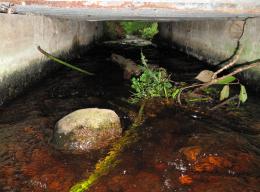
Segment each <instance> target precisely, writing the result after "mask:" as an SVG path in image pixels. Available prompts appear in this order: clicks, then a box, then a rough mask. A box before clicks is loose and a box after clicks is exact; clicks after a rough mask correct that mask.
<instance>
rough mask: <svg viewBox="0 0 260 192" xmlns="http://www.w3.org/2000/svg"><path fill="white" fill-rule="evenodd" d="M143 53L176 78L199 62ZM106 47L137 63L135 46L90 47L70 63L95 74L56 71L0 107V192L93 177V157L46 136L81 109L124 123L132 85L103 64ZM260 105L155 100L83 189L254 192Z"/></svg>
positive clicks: (259, 173)
mask: <svg viewBox="0 0 260 192" xmlns="http://www.w3.org/2000/svg"><path fill="white" fill-rule="evenodd" d="M143 51H144V54H145V55H146V56H147V58H148V59H149V61H150V62H151V63H154V64H159V65H163V66H166V67H167V68H168V69H169V70H172V72H173V79H174V80H176V81H179V80H182V81H186V82H190V81H191V79H192V78H193V77H194V76H195V75H196V73H197V72H199V71H200V70H202V69H204V68H205V65H204V64H202V63H200V62H199V61H197V60H195V59H193V58H191V57H188V56H186V55H183V54H180V53H178V52H176V51H174V50H171V51H167V50H163V51H161V50H160V49H156V48H154V47H152V46H147V47H144V48H143ZM112 52H114V53H118V54H122V55H124V56H125V57H129V58H132V59H134V60H138V59H139V55H140V48H138V47H134V46H118V45H117V46H107V45H106V46H105V45H100V46H97V47H96V48H93V49H92V50H90V51H89V52H88V53H87V54H86V55H84V57H81V58H79V59H76V60H74V61H73V63H77V64H78V65H80V66H83V67H84V68H86V69H88V70H91V71H93V72H95V73H96V76H94V77H90V76H84V75H81V74H79V73H77V72H74V71H71V70H68V69H62V70H60V71H59V72H57V73H55V74H52V75H50V76H49V77H48V78H46V79H45V80H43V81H42V82H40V83H39V84H38V86H37V87H34V88H31V89H30V90H28V91H27V93H26V94H24V95H22V96H20V97H18V98H17V99H16V100H14V101H12V102H11V103H9V104H7V105H5V106H2V107H1V108H0V191H3V192H20V191H21V192H27V191H28V192H31V191H33V192H66V191H69V189H70V187H71V186H72V185H74V184H75V183H77V182H79V181H81V180H83V179H86V178H87V177H88V176H89V175H90V174H91V171H93V169H94V167H95V163H96V162H97V161H98V158H100V155H98V154H96V155H91V156H89V155H65V154H62V153H61V152H59V151H56V150H54V149H53V148H52V146H51V145H49V140H50V138H51V135H52V131H53V128H54V126H55V123H56V122H57V120H59V119H60V118H62V117H63V116H64V115H66V114H68V113H70V112H72V111H74V110H76V109H80V108H87V107H100V108H111V109H113V110H115V111H116V112H117V113H118V114H119V116H120V118H121V120H122V124H123V126H124V129H127V126H129V124H130V122H131V117H130V115H129V114H130V112H131V111H132V112H133V111H135V110H136V107H133V106H131V105H129V104H127V103H126V102H125V100H126V99H127V98H129V96H130V92H129V91H130V85H129V82H128V81H124V80H123V73H122V70H121V69H120V68H119V67H118V66H116V65H114V64H113V63H111V61H109V59H108V58H109V56H110V54H111V53H112ZM259 106H260V100H259V99H257V98H256V97H254V96H251V95H250V99H249V102H247V103H246V104H245V105H243V106H242V107H241V108H240V109H238V110H225V109H221V110H218V111H215V112H210V113H208V112H200V111H196V110H188V109H184V108H182V107H178V106H176V105H169V104H168V105H164V104H163V103H162V102H161V101H153V103H152V104H150V105H148V106H147V107H146V109H145V111H146V112H145V114H146V116H147V118H146V120H145V122H144V124H143V125H142V126H141V127H140V128H139V135H140V138H141V139H140V140H139V141H138V142H137V143H134V144H133V145H132V146H130V147H129V148H128V149H127V150H125V151H124V152H123V153H122V154H121V156H120V157H119V159H120V163H119V164H118V166H117V167H116V168H115V169H113V170H111V172H110V173H109V174H108V175H106V176H103V177H102V178H101V179H100V180H99V181H98V182H97V183H96V184H95V185H94V186H93V187H92V188H91V189H90V190H89V191H93V192H160V191H162V192H164V191H166V192H168V191H169V192H172V191H176V192H188V191H190V192H233V191H235V192H238V191H242V192H260V108H259ZM122 109H126V110H122ZM127 110H128V111H127ZM101 156H102V155H101Z"/></svg>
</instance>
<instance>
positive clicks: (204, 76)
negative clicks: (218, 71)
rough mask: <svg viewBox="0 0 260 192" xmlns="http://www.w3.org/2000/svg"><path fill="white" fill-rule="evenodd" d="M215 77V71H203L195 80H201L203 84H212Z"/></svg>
mask: <svg viewBox="0 0 260 192" xmlns="http://www.w3.org/2000/svg"><path fill="white" fill-rule="evenodd" d="M213 75H214V72H213V71H210V70H203V71H201V72H200V73H199V74H198V75H197V76H196V77H195V79H197V80H199V81H201V82H203V83H207V82H210V81H211V80H212V76H213Z"/></svg>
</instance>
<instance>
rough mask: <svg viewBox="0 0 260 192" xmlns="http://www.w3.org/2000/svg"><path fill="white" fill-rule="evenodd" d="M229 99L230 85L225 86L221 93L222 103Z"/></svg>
mask: <svg viewBox="0 0 260 192" xmlns="http://www.w3.org/2000/svg"><path fill="white" fill-rule="evenodd" d="M228 97H229V85H225V86H224V87H223V89H222V91H221V92H220V101H223V100H224V99H227V98H228Z"/></svg>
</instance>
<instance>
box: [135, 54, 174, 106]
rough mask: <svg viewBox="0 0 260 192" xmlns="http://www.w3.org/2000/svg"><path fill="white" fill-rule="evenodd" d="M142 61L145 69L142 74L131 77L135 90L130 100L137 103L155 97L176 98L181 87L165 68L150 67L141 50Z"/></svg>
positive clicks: (142, 66)
mask: <svg viewBox="0 0 260 192" xmlns="http://www.w3.org/2000/svg"><path fill="white" fill-rule="evenodd" d="M141 63H142V65H141V68H142V71H143V72H142V74H141V76H140V77H133V78H132V79H131V82H132V84H131V87H132V89H133V90H134V91H133V93H132V97H131V99H130V101H131V102H132V103H137V102H139V101H140V100H144V99H150V98H153V97H161V98H173V99H174V98H176V96H177V95H178V93H179V89H178V88H177V87H175V86H174V85H173V84H172V81H171V80H170V75H169V74H168V73H167V71H166V70H165V69H164V68H152V67H149V65H148V63H147V59H146V58H145V56H144V54H143V52H141Z"/></svg>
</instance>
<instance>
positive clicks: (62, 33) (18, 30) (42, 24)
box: [0, 14, 103, 105]
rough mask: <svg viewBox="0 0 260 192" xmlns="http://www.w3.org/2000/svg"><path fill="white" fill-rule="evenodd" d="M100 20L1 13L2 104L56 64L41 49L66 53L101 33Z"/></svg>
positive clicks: (96, 37)
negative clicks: (38, 48)
mask: <svg viewBox="0 0 260 192" xmlns="http://www.w3.org/2000/svg"><path fill="white" fill-rule="evenodd" d="M102 33H103V24H102V23H101V22H99V23H98V22H87V21H77V20H67V19H58V18H51V17H45V16H33V15H9V14H0V105H2V104H3V103H4V102H5V101H6V100H8V99H10V98H12V97H14V96H16V95H17V94H19V93H20V92H21V91H23V90H24V88H26V87H27V86H28V85H30V84H31V83H32V82H35V81H37V80H39V79H40V78H41V77H43V76H45V75H46V74H47V73H49V72H50V71H51V70H53V69H54V67H55V66H57V65H53V64H50V63H48V62H47V61H48V60H47V59H46V57H45V56H43V55H42V54H41V53H40V52H39V51H38V50H37V46H38V45H40V46H41V47H42V48H43V49H44V50H46V51H47V52H50V53H52V54H54V55H56V56H60V57H65V56H66V55H68V54H70V56H72V55H73V54H72V53H73V52H75V51H77V50H78V48H80V49H81V50H84V48H86V47H87V46H88V45H89V44H90V43H91V42H93V41H94V40H95V39H98V38H100V37H101V36H102Z"/></svg>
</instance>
